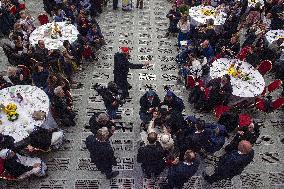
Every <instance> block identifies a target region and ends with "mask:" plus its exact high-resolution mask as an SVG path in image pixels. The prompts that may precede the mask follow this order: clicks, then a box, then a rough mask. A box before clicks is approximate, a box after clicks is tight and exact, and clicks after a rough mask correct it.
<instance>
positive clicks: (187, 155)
mask: <svg viewBox="0 0 284 189" xmlns="http://www.w3.org/2000/svg"><path fill="white" fill-rule="evenodd" d="M195 159H196V155H195V153H194V152H193V151H192V150H187V151H186V152H185V153H184V160H185V161H186V162H188V163H191V162H193V161H194V160H195Z"/></svg>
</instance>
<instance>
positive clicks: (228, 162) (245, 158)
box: [203, 140, 254, 184]
mask: <svg viewBox="0 0 284 189" xmlns="http://www.w3.org/2000/svg"><path fill="white" fill-rule="evenodd" d="M253 157H254V151H253V149H252V145H251V143H250V142H249V141H246V140H242V141H241V142H240V143H239V146H238V150H234V151H232V152H230V153H226V154H225V155H223V156H222V157H221V158H220V160H219V162H218V165H217V167H216V168H215V172H214V174H213V175H211V176H208V175H207V174H205V173H204V174H203V177H204V179H205V180H206V181H207V182H209V183H210V184H212V183H213V182H216V181H218V180H222V179H226V178H233V177H234V176H236V175H238V174H241V172H242V171H243V170H244V168H245V167H246V166H247V165H248V164H249V163H250V162H251V161H252V160H253Z"/></svg>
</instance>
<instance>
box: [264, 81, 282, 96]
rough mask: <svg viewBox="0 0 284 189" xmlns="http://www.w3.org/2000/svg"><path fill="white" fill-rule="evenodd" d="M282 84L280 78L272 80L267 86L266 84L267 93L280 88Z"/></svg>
mask: <svg viewBox="0 0 284 189" xmlns="http://www.w3.org/2000/svg"><path fill="white" fill-rule="evenodd" d="M281 85H282V81H281V80H280V79H276V80H275V81H272V82H271V83H270V84H269V85H268V86H267V90H268V92H269V93H271V92H273V91H275V90H277V89H279V88H280V86H281Z"/></svg>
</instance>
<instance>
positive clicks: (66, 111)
mask: <svg viewBox="0 0 284 189" xmlns="http://www.w3.org/2000/svg"><path fill="white" fill-rule="evenodd" d="M53 99H54V102H53V105H54V108H55V110H56V112H57V116H58V118H59V119H60V121H61V124H62V125H63V126H66V127H70V126H75V125H76V123H75V121H74V118H75V116H76V114H75V113H74V111H73V108H72V107H71V106H68V104H67V98H66V96H65V93H64V90H63V88H62V86H58V87H56V88H55V89H54V98H53Z"/></svg>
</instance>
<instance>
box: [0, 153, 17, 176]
mask: <svg viewBox="0 0 284 189" xmlns="http://www.w3.org/2000/svg"><path fill="white" fill-rule="evenodd" d="M4 163H5V160H4V159H2V158H0V179H4V180H17V178H15V177H14V176H11V175H10V174H9V173H7V171H6V170H5V168H4Z"/></svg>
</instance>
